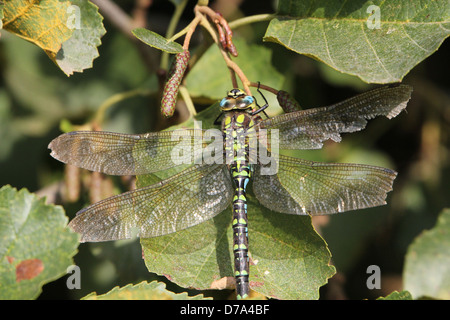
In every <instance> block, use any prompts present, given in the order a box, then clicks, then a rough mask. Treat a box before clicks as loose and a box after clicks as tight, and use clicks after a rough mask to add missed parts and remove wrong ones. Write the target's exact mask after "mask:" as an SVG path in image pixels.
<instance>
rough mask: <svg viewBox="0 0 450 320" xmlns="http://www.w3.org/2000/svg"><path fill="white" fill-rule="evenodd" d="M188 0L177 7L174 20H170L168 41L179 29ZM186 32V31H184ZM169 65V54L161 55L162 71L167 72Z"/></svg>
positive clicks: (184, 0) (167, 34) (167, 33)
mask: <svg viewBox="0 0 450 320" xmlns="http://www.w3.org/2000/svg"><path fill="white" fill-rule="evenodd" d="M187 2H188V0H183V1H182V2H181V3H180V4H179V5H177V6H176V7H175V12H174V13H173V16H172V18H171V19H170V23H169V26H168V27H167V32H166V39H169V38H171V37H172V36H173V34H174V32H175V29H176V27H177V24H178V21H180V17H181V14H182V13H183V11H184V8H185V7H186V4H187ZM183 31H184V30H183ZM168 64H169V54H168V53H167V52H165V51H163V53H162V55H161V62H160V64H159V66H160V68H161V69H165V70H167V67H168Z"/></svg>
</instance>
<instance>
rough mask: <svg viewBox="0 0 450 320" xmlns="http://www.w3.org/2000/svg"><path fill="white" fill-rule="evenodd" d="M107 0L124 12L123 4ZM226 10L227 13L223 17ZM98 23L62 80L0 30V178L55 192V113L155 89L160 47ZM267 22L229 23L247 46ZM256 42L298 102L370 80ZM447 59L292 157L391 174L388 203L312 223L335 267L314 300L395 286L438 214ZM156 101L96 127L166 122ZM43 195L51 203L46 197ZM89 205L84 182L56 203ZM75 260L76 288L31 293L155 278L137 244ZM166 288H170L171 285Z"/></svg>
mask: <svg viewBox="0 0 450 320" xmlns="http://www.w3.org/2000/svg"><path fill="white" fill-rule="evenodd" d="M116 2H117V4H119V5H120V6H121V7H122V8H123V10H124V11H125V12H128V13H129V14H130V15H132V14H133V9H134V4H135V1H134V0H120V1H116ZM194 4H195V3H194V2H192V1H191V2H189V4H188V7H187V8H186V10H185V11H184V13H183V16H182V18H181V23H180V27H179V28H181V26H182V25H183V24H186V23H188V22H189V21H190V20H191V19H192V18H193V14H192V8H193V5H194ZM220 4H221V1H215V2H213V4H212V6H213V7H214V6H220ZM239 10H240V12H238V13H233V14H234V17H236V16H239V15H241V16H249V15H254V14H258V13H268V12H269V13H270V12H274V11H275V7H274V4H272V2H270V1H264V2H261V1H256V0H247V1H242V4H241V5H240V8H239ZM172 12H173V6H172V4H171V3H170V2H168V1H154V2H153V4H152V6H151V8H150V10H149V11H148V16H147V19H148V20H147V21H148V24H149V25H148V27H149V29H151V30H153V31H155V32H157V33H159V34H164V33H165V30H166V28H167V24H168V21H169V19H170V17H171V14H172ZM223 13H224V15H225V16H226V12H223ZM226 17H227V16H226ZM232 17H233V16H232ZM232 17H227V18H229V19H230V20H233V18H232ZM104 25H105V28H106V30H107V31H108V32H107V33H106V35H104V36H103V37H102V39H101V40H102V45H101V46H100V47H99V54H100V56H99V57H98V58H97V59H95V60H94V65H93V68H92V69H88V70H85V71H84V72H83V73H75V74H74V75H72V76H71V77H70V78H68V77H67V76H66V75H64V74H63V73H62V72H61V70H60V69H58V68H57V67H56V66H55V65H54V64H53V62H52V61H50V60H49V59H48V57H47V56H46V54H45V53H44V52H43V51H42V50H41V49H39V48H38V47H36V46H34V45H32V44H31V43H28V42H26V41H24V40H22V39H19V38H18V37H15V36H12V35H11V34H8V33H7V32H3V31H2V35H1V38H0V141H1V143H0V186H2V185H5V184H10V185H12V186H13V187H16V188H18V189H20V188H23V187H25V188H27V189H28V190H29V191H31V192H37V193H38V194H41V195H50V198H51V197H52V196H54V195H55V194H56V195H58V191H60V190H61V189H60V188H61V181H63V179H64V166H63V164H61V163H59V162H58V161H56V160H54V159H53V158H51V157H50V156H49V151H48V150H47V145H48V143H49V142H50V141H51V140H52V139H53V138H54V137H56V136H57V135H59V134H60V133H61V130H60V121H61V120H62V119H68V120H69V121H70V122H71V123H73V124H83V123H86V122H87V121H88V120H89V119H90V118H91V117H92V116H93V115H94V114H95V111H96V110H97V109H98V108H99V106H100V105H102V103H104V102H105V100H106V99H108V98H110V97H111V96H113V95H114V94H117V93H121V92H128V91H130V90H135V89H136V88H143V89H145V90H149V91H150V92H151V91H152V88H155V83H157V78H156V69H157V66H158V59H159V57H160V51H158V50H156V49H150V50H149V52H150V54H149V55H146V57H150V58H151V60H143V59H142V55H141V53H140V51H139V50H141V49H140V48H139V46H137V45H135V43H134V42H132V41H130V39H129V38H128V37H127V36H125V35H124V34H123V33H122V32H120V31H119V30H118V29H117V28H116V27H115V26H114V24H112V23H111V21H110V20H108V19H105V20H104ZM266 27H267V22H263V23H258V24H254V25H252V26H251V27H250V28H248V27H246V28H240V29H237V30H236V31H235V38H239V36H242V37H243V38H244V39H246V41H247V42H249V43H250V42H251V43H257V44H261V39H262V36H263V34H264V31H265V29H266ZM199 37H201V33H200V32H197V33H196V38H194V41H199V40H200V38H199ZM264 46H265V47H266V48H269V49H270V51H271V53H272V58H271V61H272V64H273V66H274V67H275V68H276V69H277V70H278V72H280V73H281V74H283V75H284V76H285V77H286V80H285V82H284V83H283V88H277V89H285V90H287V91H289V92H291V93H292V94H293V95H295V98H296V99H297V101H299V102H300V104H301V105H302V107H304V108H309V107H317V106H324V105H329V104H332V103H335V102H338V101H341V100H344V99H346V98H348V97H351V96H353V95H355V94H357V93H359V92H362V91H365V90H368V89H369V88H371V87H372V86H370V85H368V84H365V83H363V82H362V81H360V80H359V79H358V78H356V77H353V76H348V75H344V74H341V73H339V72H336V71H335V70H333V69H331V68H330V67H328V66H326V65H324V64H323V63H321V62H318V61H316V60H313V59H311V58H308V57H305V56H302V55H298V54H296V53H294V52H290V51H287V50H285V49H284V48H282V47H281V46H279V45H276V44H274V43H264ZM238 50H239V47H238ZM449 56H450V45H449V43H448V41H446V42H444V43H443V45H442V46H441V47H440V49H439V50H438V51H437V52H435V53H434V54H433V55H431V56H430V57H429V58H428V59H426V60H425V61H423V62H422V63H420V64H419V65H418V66H416V67H415V68H414V69H413V70H412V71H411V72H410V73H409V74H408V75H407V76H406V77H405V79H404V81H403V82H404V83H408V84H410V85H412V86H413V87H414V92H413V96H412V99H411V101H410V102H409V104H408V107H407V113H402V114H401V115H399V116H398V117H397V118H395V119H393V120H391V121H387V120H385V119H375V120H373V121H371V122H370V123H369V125H368V127H367V129H366V130H364V131H362V132H358V133H353V134H351V135H345V136H344V138H343V142H342V143H340V144H328V145H326V146H325V148H324V149H323V150H320V151H313V152H305V153H302V154H301V155H300V156H302V157H303V158H308V159H315V160H320V161H329V162H356V163H368V164H379V165H385V166H388V167H391V168H393V169H395V170H397V171H398V172H399V175H398V177H397V179H396V180H395V183H394V191H393V192H391V193H390V195H389V197H388V205H387V206H384V207H381V208H373V209H367V210H363V211H361V212H348V213H344V214H340V215H338V216H331V217H318V218H317V219H316V221H315V223H316V228H317V230H319V231H320V232H321V234H322V235H323V237H324V238H325V240H326V241H327V243H328V245H329V248H330V251H331V253H332V255H333V258H332V259H333V263H334V264H335V266H336V268H337V271H338V273H337V275H335V276H334V277H333V278H332V279H331V280H330V281H329V284H328V285H326V286H324V287H323V288H322V289H321V298H322V299H338V298H351V299H362V298H376V297H378V296H380V295H388V294H389V293H391V292H392V291H393V290H401V288H402V284H401V282H402V272H403V267H404V262H405V254H406V252H407V248H408V246H409V245H410V244H411V243H412V241H413V239H414V238H415V237H416V236H418V235H419V234H421V232H422V231H423V230H425V229H430V228H432V227H433V226H434V225H435V224H436V221H437V217H438V214H439V213H440V212H441V210H442V209H443V208H445V207H449V206H450V197H449V195H450V184H449V183H448V181H449V180H450V167H449V161H448V158H449V138H450V137H449V132H450V130H449V126H450V96H449V88H450V80H449V77H448V71H449V70H450V61H449V59H448V57H449ZM149 66H150V67H149ZM261 67H262V68H263V67H265V66H261ZM206 73H207V70H205V74H206ZM252 80H258V79H252ZM194 102H195V103H196V106H197V107H198V108H199V109H201V107H202V106H207V105H209V104H211V103H212V101H209V100H208V99H200V98H198V99H196V100H194ZM158 104H159V100H158V97H157V95H155V94H153V95H150V96H149V95H138V96H133V97H131V98H129V99H124V100H122V101H120V102H118V103H116V104H114V105H113V106H112V107H111V108H109V110H108V111H107V113H106V117H105V122H104V125H103V128H102V129H103V130H108V131H115V132H124V133H142V132H149V131H155V130H159V129H161V128H165V127H167V126H169V124H170V123H171V122H167V123H165V122H164V121H162V119H161V118H160V116H159V105H158ZM183 117H185V115H184V114H183V113H179V114H177V116H176V118H175V119H174V120H170V121H175V120H178V121H181V120H183V119H184V118H183ZM106 181H112V182H113V183H114V186H115V187H114V188H115V189H114V192H119V189H121V190H122V191H123V190H125V188H126V186H125V183H123V182H122V181H121V180H120V179H116V178H107V180H106ZM106 184H107V182H106ZM111 185H113V184H111ZM51 200H54V201H56V202H58V201H59V199H58V198H54V197H53V198H51ZM88 202H89V197H88V194H87V191H86V189H83V190H82V192H81V195H80V197H79V199H78V200H77V201H75V202H72V203H67V202H65V203H64V208H65V209H66V213H67V215H68V216H69V217H70V218H72V217H73V216H74V214H75V212H76V211H78V210H79V209H81V208H82V207H83V206H85V205H86V204H88ZM75 262H76V264H77V265H79V266H80V268H81V270H82V284H81V288H82V289H81V290H68V289H67V288H66V284H65V281H66V277H63V278H61V279H59V280H57V281H55V282H52V283H50V284H47V285H45V286H44V288H43V293H42V294H41V296H40V298H41V299H49V298H59V299H61V298H80V297H83V296H85V295H87V294H89V293H91V292H92V291H96V292H97V293H104V292H106V291H109V290H110V289H111V288H112V287H114V286H116V285H119V286H123V285H126V284H129V283H134V284H136V283H138V282H140V281H142V280H148V281H151V280H153V279H159V280H161V281H164V280H165V278H163V277H158V276H156V275H153V274H149V273H148V271H147V269H146V268H145V265H144V262H143V260H142V259H141V249H140V245H139V243H138V241H131V242H130V241H128V242H127V241H123V242H117V243H98V244H87V245H86V244H85V245H81V246H80V247H79V253H78V254H77V255H76V256H75ZM373 264H374V265H378V266H380V268H381V272H382V285H381V288H382V289H381V290H368V289H367V287H366V279H367V277H368V274H367V273H366V269H367V267H368V266H369V265H373ZM167 288H168V289H169V290H173V291H177V290H179V289H178V288H177V287H176V285H174V284H172V283H170V282H168V284H167ZM208 294H213V293H211V292H206V295H208ZM214 294H216V293H214Z"/></svg>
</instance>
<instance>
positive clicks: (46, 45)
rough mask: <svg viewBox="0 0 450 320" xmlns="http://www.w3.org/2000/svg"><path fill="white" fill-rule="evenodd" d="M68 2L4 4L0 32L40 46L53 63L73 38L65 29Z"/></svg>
mask: <svg viewBox="0 0 450 320" xmlns="http://www.w3.org/2000/svg"><path fill="white" fill-rule="evenodd" d="M70 4H71V3H70V2H69V1H60V0H10V1H6V2H5V3H4V8H3V15H4V18H3V29H5V30H8V31H9V32H12V33H14V34H16V35H18V36H19V37H22V38H24V39H26V40H28V41H30V42H32V43H34V44H36V45H37V46H39V47H41V48H42V49H43V50H45V52H46V53H47V54H48V55H49V56H50V57H51V58H52V59H53V60H54V59H55V56H56V53H57V52H58V51H59V49H60V48H61V45H62V43H63V42H64V41H66V40H67V39H69V38H70V37H71V36H72V33H73V30H71V29H70V28H69V27H68V26H67V21H68V20H67V19H68V13H67V10H68V8H69V6H70Z"/></svg>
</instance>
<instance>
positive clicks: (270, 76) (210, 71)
mask: <svg viewBox="0 0 450 320" xmlns="http://www.w3.org/2000/svg"><path fill="white" fill-rule="evenodd" d="M233 42H234V44H235V46H236V48H237V50H238V52H239V56H238V57H237V58H233V61H234V62H236V63H237V64H238V65H239V67H240V68H241V69H242V71H243V72H244V73H245V75H246V76H247V78H248V80H249V81H252V82H258V81H260V82H261V83H263V84H265V85H268V86H271V87H273V88H281V87H282V85H283V82H284V76H283V75H282V74H281V73H279V72H278V71H277V70H276V69H275V68H274V67H273V66H272V63H271V60H272V51H271V50H270V49H268V48H265V47H263V46H260V45H256V44H250V45H249V44H247V42H246V41H245V40H244V39H239V38H233ZM185 82H186V87H187V88H188V89H189V93H190V94H191V95H192V96H194V97H209V98H211V99H222V98H223V97H224V96H225V95H226V93H227V92H228V91H229V90H230V89H232V83H231V78H230V71H229V70H228V68H227V66H226V64H225V61H224V60H223V57H222V55H221V53H220V51H219V49H218V48H217V46H216V45H212V46H211V47H210V48H209V49H208V50H207V51H206V52H205V53H204V54H203V55H202V57H201V58H200V60H199V61H198V62H197V63H196V64H195V66H194V67H193V68H192V70H190V72H189V74H188V75H187V76H186V79H185ZM273 99H274V102H273V103H271V101H269V104H270V105H275V106H276V105H278V103H277V102H276V97H273Z"/></svg>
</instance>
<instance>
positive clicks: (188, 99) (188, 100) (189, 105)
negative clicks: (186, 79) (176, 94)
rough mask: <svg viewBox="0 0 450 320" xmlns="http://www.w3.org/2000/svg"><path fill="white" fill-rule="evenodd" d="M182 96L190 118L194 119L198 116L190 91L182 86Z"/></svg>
mask: <svg viewBox="0 0 450 320" xmlns="http://www.w3.org/2000/svg"><path fill="white" fill-rule="evenodd" d="M179 91H180V94H181V96H182V97H183V100H184V103H185V104H186V108H187V109H188V111H189V117H193V116H195V115H196V114H197V111H196V110H195V106H194V103H193V102H192V99H191V96H190V95H189V91H188V89H187V88H186V87H185V86H180V88H179Z"/></svg>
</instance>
